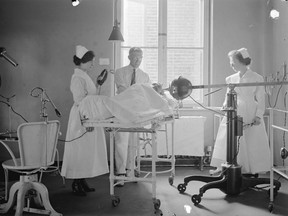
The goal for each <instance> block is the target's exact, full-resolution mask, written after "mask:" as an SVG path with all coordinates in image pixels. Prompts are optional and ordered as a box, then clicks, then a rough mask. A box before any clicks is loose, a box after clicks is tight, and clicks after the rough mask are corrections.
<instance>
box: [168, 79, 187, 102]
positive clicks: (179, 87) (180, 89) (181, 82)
mask: <svg viewBox="0 0 288 216" xmlns="http://www.w3.org/2000/svg"><path fill="white" fill-rule="evenodd" d="M169 92H170V94H171V96H172V97H173V98H175V99H176V100H183V99H185V98H187V97H188V96H189V95H190V94H191V93H192V83H191V82H190V81H189V80H188V79H186V78H184V77H182V76H180V77H179V78H178V79H175V80H173V81H172V82H171V85H170V87H169Z"/></svg>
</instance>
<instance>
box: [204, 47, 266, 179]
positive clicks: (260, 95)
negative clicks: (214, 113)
mask: <svg viewBox="0 0 288 216" xmlns="http://www.w3.org/2000/svg"><path fill="white" fill-rule="evenodd" d="M228 57H229V59H230V65H231V67H232V68H233V70H234V71H235V72H236V73H235V74H233V75H231V76H229V77H227V78H226V83H227V84H228V83H249V82H253V83H254V82H264V80H263V77H262V76H261V75H259V74H257V73H256V72H253V71H252V70H251V69H250V67H249V65H250V64H251V58H250V56H249V54H248V51H247V49H246V48H241V49H239V50H233V51H231V52H229V54H228ZM235 91H236V93H237V115H240V116H241V117H243V122H244V123H243V125H244V131H243V136H241V137H240V140H239V153H238V155H237V162H238V164H239V165H241V166H242V173H250V174H256V173H259V172H266V171H269V170H270V159H269V158H270V153H269V152H270V149H269V143H268V137H267V133H266V130H265V125H264V121H263V114H264V112H265V90H264V87H263V86H251V87H236V88H235ZM225 105H226V99H225V101H224V105H223V107H225ZM226 123H227V118H226V117H224V118H223V120H222V122H221V124H220V127H219V129H218V134H217V137H216V141H215V145H214V151H213V155H212V160H211V164H210V165H211V166H213V167H217V169H216V170H213V171H212V172H211V171H210V174H215V173H218V172H219V171H221V169H222V168H221V164H222V163H225V162H226V153H227V152H226V149H227V140H226V139H227V129H226V128H227V127H226Z"/></svg>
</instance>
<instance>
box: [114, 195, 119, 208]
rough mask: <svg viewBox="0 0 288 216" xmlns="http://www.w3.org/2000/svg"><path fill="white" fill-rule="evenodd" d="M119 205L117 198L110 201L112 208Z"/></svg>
mask: <svg viewBox="0 0 288 216" xmlns="http://www.w3.org/2000/svg"><path fill="white" fill-rule="evenodd" d="M119 203H120V198H119V197H114V198H113V199H112V205H113V206H114V207H116V206H118V205H119Z"/></svg>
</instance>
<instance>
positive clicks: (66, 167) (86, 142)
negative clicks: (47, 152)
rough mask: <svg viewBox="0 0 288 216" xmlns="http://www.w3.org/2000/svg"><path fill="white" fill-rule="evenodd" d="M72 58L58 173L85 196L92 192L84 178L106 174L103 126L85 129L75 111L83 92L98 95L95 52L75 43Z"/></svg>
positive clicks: (74, 189)
mask: <svg viewBox="0 0 288 216" xmlns="http://www.w3.org/2000/svg"><path fill="white" fill-rule="evenodd" d="M73 60H74V63H75V65H76V66H77V67H76V68H75V69H74V74H73V75H72V78H71V84H70V90H71V92H72V94H73V100H74V104H73V106H72V108H71V111H70V116H69V121H68V127H67V134H66V143H65V150H64V157H63V165H62V170H61V175H62V176H64V177H66V178H68V179H73V183H72V191H73V193H74V194H75V195H80V196H85V195H86V192H93V191H95V189H94V188H91V187H89V186H88V184H87V182H86V180H85V178H91V177H95V176H99V175H102V174H105V173H108V161H107V150H106V141H105V134H104V130H103V128H99V127H96V128H94V130H93V131H86V128H85V127H83V125H82V124H81V119H80V113H79V104H80V103H81V101H82V100H83V99H84V98H85V97H86V96H87V95H97V94H99V89H100V87H99V86H97V84H95V83H94V82H93V79H94V76H95V71H94V70H93V66H94V60H95V55H94V53H93V51H89V50H87V49H86V48H85V47H83V46H76V55H74V59H73ZM83 134H84V135H83Z"/></svg>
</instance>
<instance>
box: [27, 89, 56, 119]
mask: <svg viewBox="0 0 288 216" xmlns="http://www.w3.org/2000/svg"><path fill="white" fill-rule="evenodd" d="M30 95H31V96H32V97H40V99H41V110H40V117H41V118H43V119H44V120H45V121H47V120H48V114H47V113H46V109H47V108H46V103H47V102H50V103H51V105H52V106H53V108H54V110H55V113H56V115H57V116H58V117H61V113H60V111H59V110H58V109H57V107H56V106H55V104H54V103H53V101H52V100H51V99H50V97H49V96H48V94H47V93H46V90H45V89H43V88H40V87H36V88H34V89H32V90H31V93H30Z"/></svg>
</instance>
